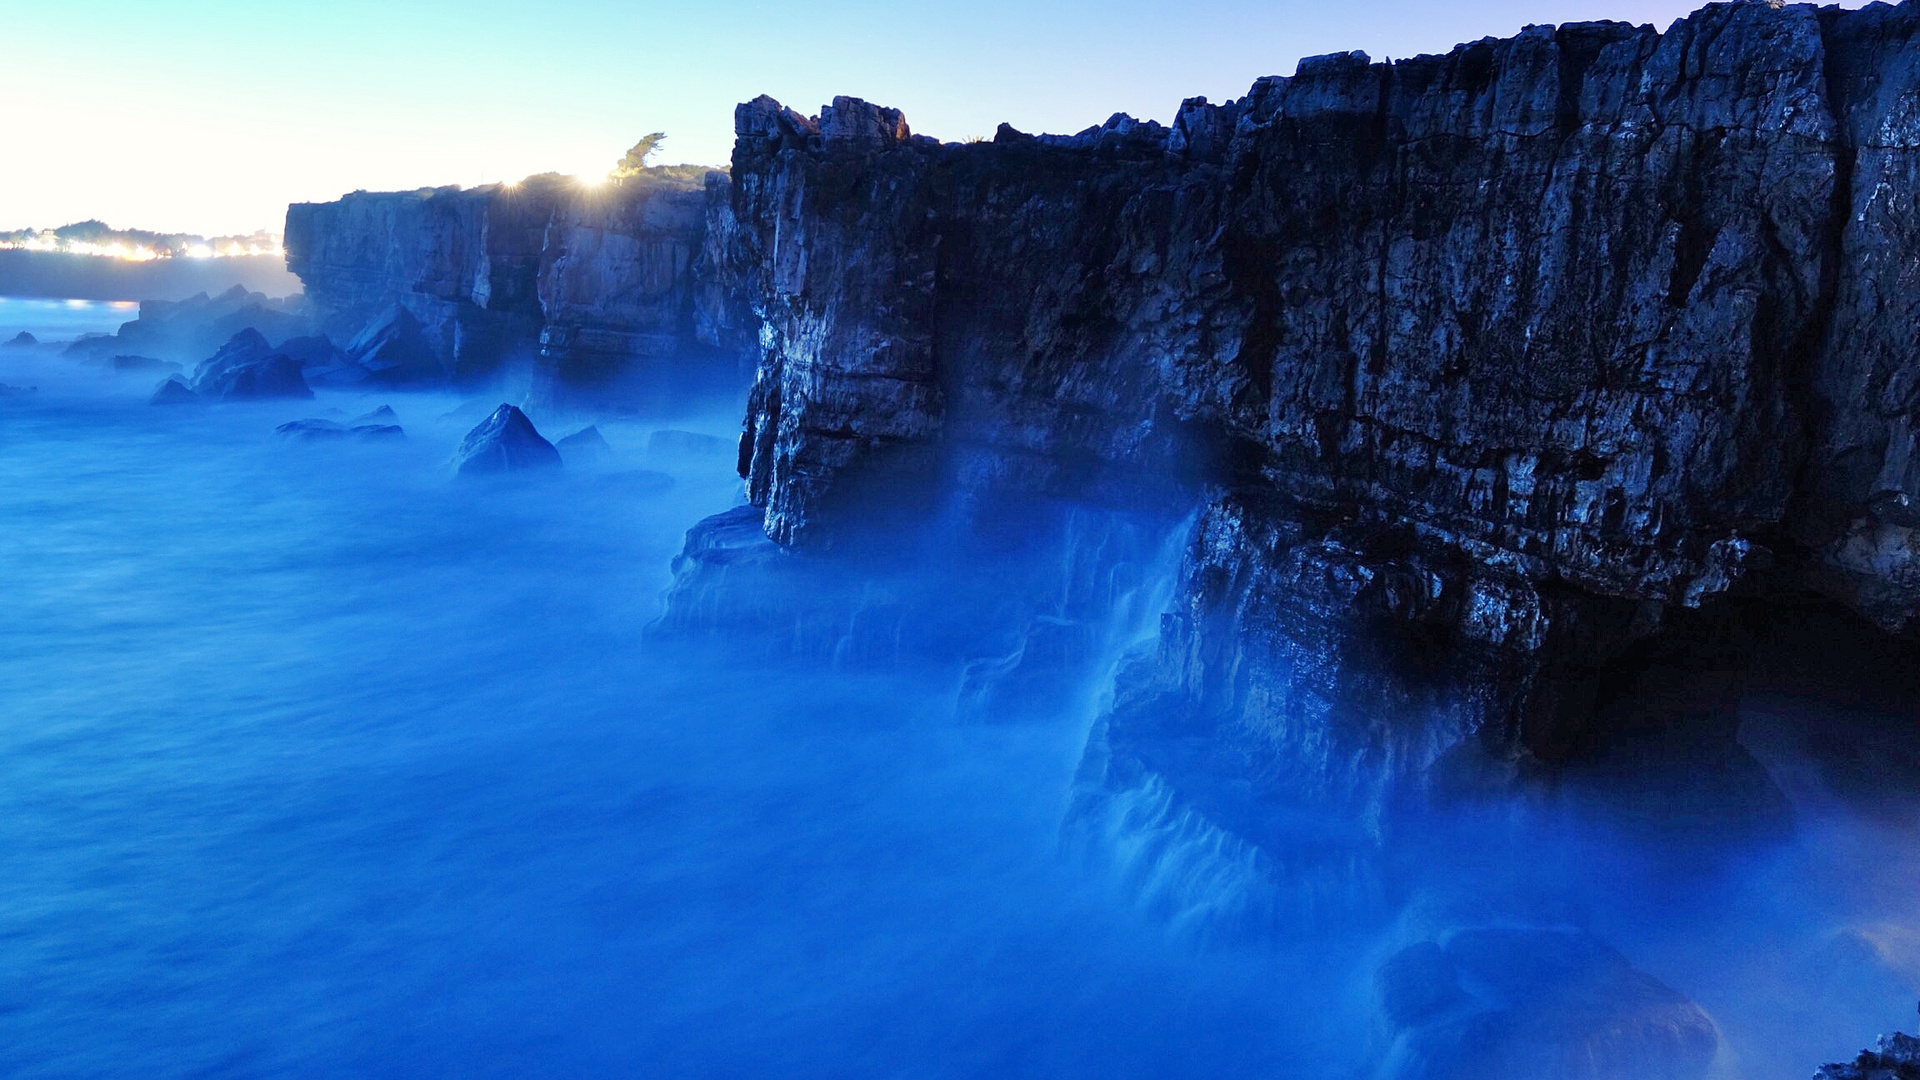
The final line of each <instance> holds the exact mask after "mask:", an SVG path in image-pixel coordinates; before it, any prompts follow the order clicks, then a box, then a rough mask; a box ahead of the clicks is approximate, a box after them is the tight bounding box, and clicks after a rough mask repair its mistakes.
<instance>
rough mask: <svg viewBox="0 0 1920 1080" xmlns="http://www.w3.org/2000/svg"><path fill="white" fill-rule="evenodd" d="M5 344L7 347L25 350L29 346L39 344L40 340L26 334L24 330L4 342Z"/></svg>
mask: <svg viewBox="0 0 1920 1080" xmlns="http://www.w3.org/2000/svg"><path fill="white" fill-rule="evenodd" d="M6 344H7V345H8V346H9V347H12V348H16V349H19V348H25V347H27V346H29V345H38V344H40V339H39V338H36V337H34V336H33V335H32V334H29V333H27V332H26V331H25V330H22V331H20V332H19V333H17V334H15V335H13V336H12V337H10V338H8V339H7V341H6Z"/></svg>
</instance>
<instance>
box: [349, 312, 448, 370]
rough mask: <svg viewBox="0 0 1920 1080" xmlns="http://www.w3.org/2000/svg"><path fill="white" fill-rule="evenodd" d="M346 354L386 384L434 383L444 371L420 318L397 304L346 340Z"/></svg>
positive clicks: (359, 366)
mask: <svg viewBox="0 0 1920 1080" xmlns="http://www.w3.org/2000/svg"><path fill="white" fill-rule="evenodd" d="M346 357H347V359H348V360H349V361H351V362H352V363H353V364H354V365H355V366H356V367H358V368H360V369H361V370H364V371H365V372H366V373H367V378H369V379H371V380H373V381H376V382H380V383H384V384H388V385H399V384H406V383H433V382H438V381H441V380H442V379H444V378H445V376H446V374H447V372H446V370H445V368H443V367H442V365H441V362H440V358H439V357H438V356H437V355H436V354H435V350H434V348H433V347H432V345H430V344H429V343H428V341H427V338H426V334H425V331H424V330H423V328H422V327H421V325H420V320H418V319H416V318H414V316H413V314H412V313H411V312H409V311H408V310H406V309H405V308H403V307H400V306H398V305H395V306H393V307H390V308H388V309H387V310H386V311H385V312H384V313H383V314H382V315H381V316H380V317H379V318H377V319H375V320H374V321H373V322H371V323H369V324H368V325H367V327H366V329H364V330H362V331H361V332H360V334H359V336H357V337H355V338H354V339H353V340H352V341H351V342H349V343H348V344H347V348H346Z"/></svg>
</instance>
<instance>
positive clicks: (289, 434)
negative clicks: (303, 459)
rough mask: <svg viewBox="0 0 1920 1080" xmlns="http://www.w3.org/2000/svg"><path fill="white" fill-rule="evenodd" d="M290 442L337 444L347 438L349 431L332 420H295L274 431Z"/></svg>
mask: <svg viewBox="0 0 1920 1080" xmlns="http://www.w3.org/2000/svg"><path fill="white" fill-rule="evenodd" d="M273 433H274V434H275V435H278V436H280V437H281V438H282V439H285V440H286V441H288V442H337V441H339V440H341V439H344V438H346V437H347V429H346V427H345V426H343V425H341V424H336V423H334V422H333V421H332V420H321V419H317V418H316V419H309V420H293V421H290V422H288V423H285V424H281V425H280V426H279V427H277V428H274V429H273Z"/></svg>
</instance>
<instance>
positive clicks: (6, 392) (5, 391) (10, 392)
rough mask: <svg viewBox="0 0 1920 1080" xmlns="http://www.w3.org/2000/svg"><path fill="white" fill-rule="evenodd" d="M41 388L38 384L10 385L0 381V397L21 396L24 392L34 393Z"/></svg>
mask: <svg viewBox="0 0 1920 1080" xmlns="http://www.w3.org/2000/svg"><path fill="white" fill-rule="evenodd" d="M39 389H40V388H39V387H37V386H10V385H8V384H7V383H0V397H19V396H20V395H22V394H31V393H34V392H35V391H37V390H39Z"/></svg>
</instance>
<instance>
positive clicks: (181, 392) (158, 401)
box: [147, 375, 206, 405]
mask: <svg viewBox="0 0 1920 1080" xmlns="http://www.w3.org/2000/svg"><path fill="white" fill-rule="evenodd" d="M205 400H206V399H205V398H202V397H201V396H200V395H199V394H196V393H194V392H193V388H192V387H190V386H188V385H187V383H186V380H184V379H182V378H181V377H180V376H178V375H173V376H170V377H168V378H166V379H163V380H161V382H160V385H158V386H156V387H154V388H153V396H152V397H150V398H148V399H147V404H149V405H198V404H200V403H201V402H203V401H205Z"/></svg>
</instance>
